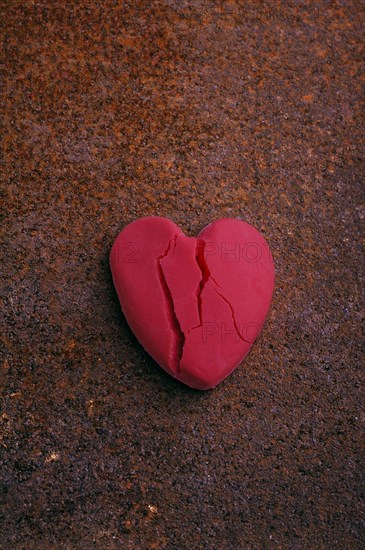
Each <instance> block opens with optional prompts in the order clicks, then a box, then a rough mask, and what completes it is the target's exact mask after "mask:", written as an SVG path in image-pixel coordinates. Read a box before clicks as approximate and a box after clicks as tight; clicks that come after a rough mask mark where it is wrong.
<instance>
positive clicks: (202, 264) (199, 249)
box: [157, 233, 251, 373]
mask: <svg viewBox="0 0 365 550" xmlns="http://www.w3.org/2000/svg"><path fill="white" fill-rule="evenodd" d="M178 236H179V234H178V233H177V234H175V235H174V236H173V238H172V239H171V240H170V241H169V243H168V245H167V247H166V250H165V252H164V253H163V254H161V256H159V257H158V258H157V266H158V275H159V280H160V284H161V288H162V291H163V294H164V297H165V303H166V306H167V308H166V309H167V311H168V316H169V321H170V326H171V329H172V332H173V334H174V343H173V355H172V365H170V366H171V368H172V369H173V370H174V372H176V373H179V372H181V368H180V364H181V359H182V356H183V353H184V346H185V342H186V338H187V336H188V334H189V333H190V332H191V331H192V330H194V329H197V328H200V327H202V326H203V313H202V311H203V299H202V293H203V290H204V288H205V285H206V284H207V282H208V281H209V280H212V281H213V283H214V285H215V286H216V287H218V288H219V289H220V290H221V291H222V292H223V288H222V287H221V285H219V284H218V282H217V281H216V280H215V279H214V277H213V276H212V274H211V272H210V269H209V266H208V264H207V261H206V258H205V250H206V242H205V241H204V240H203V239H197V244H196V248H195V261H196V263H197V265H198V267H199V269H200V271H201V274H202V276H201V280H200V281H199V284H198V288H197V291H196V300H197V308H198V314H199V321H200V324H199V325H197V326H194V327H192V328H191V329H189V330H188V331H187V332H186V334H185V333H184V331H183V330H182V328H181V324H180V322H179V319H178V316H177V314H176V310H175V304H174V298H173V295H172V292H171V289H170V287H169V285H168V283H167V280H166V276H165V273H164V270H163V266H162V264H161V260H162V259H163V258H165V257H166V256H167V255H168V254H169V252H170V250H171V247H172V244H173V245H174V246H173V249H172V255H174V252H175V248H176V244H177V238H178ZM214 290H215V292H216V293H217V294H218V296H219V297H220V298H221V299H222V300H223V301H224V302H225V303H226V304H227V305H228V307H229V309H230V312H231V316H232V322H233V325H234V328H235V330H236V332H237V335H238V336H239V338H240V339H241V340H242V341H243V342H246V343H248V344H250V343H251V342H249V341H248V340H246V339H245V338H243V336H242V335H241V333H240V331H239V327H238V323H237V320H236V318H235V315H234V310H233V307H232V304H231V303H230V302H229V301H228V300H227V298H226V297H225V296H224V295H223V294H221V293H220V292H219V291H218V290H217V288H214Z"/></svg>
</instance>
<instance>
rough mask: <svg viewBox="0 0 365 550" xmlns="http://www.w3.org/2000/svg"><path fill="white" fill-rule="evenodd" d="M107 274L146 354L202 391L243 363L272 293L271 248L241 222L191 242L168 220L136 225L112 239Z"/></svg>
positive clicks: (227, 221) (217, 225)
mask: <svg viewBox="0 0 365 550" xmlns="http://www.w3.org/2000/svg"><path fill="white" fill-rule="evenodd" d="M110 266H111V271H112V275H113V280H114V285H115V288H116V290H117V294H118V297H119V301H120V304H121V307H122V310H123V313H124V315H125V317H126V319H127V321H128V324H129V326H130V327H131V329H132V331H133V332H134V334H135V335H136V337H137V338H138V340H139V341H140V342H141V344H142V345H143V347H144V348H145V349H146V351H147V352H148V353H149V354H150V355H151V356H152V357H153V359H155V361H157V363H158V364H159V365H160V366H161V367H162V368H163V369H164V370H165V371H167V372H168V373H170V374H171V375H172V376H173V377H174V378H177V379H178V380H180V381H181V382H184V383H185V384H187V385H188V386H190V387H191V388H195V389H200V390H206V389H209V388H213V387H214V386H216V385H217V384H218V383H219V382H221V381H222V380H223V379H224V378H226V376H228V375H229V374H230V373H231V372H232V371H233V370H234V369H235V368H236V367H237V366H238V365H239V364H240V363H241V361H242V360H243V359H244V357H245V356H246V355H247V353H248V351H249V350H250V348H251V346H252V344H253V342H254V340H255V339H256V337H257V335H258V333H259V332H260V330H261V328H262V325H263V323H264V321H265V317H266V314H267V311H268V309H269V306H270V302H271V298H272V293H273V288H274V263H273V260H272V256H271V253H270V249H269V246H268V244H267V243H266V241H265V239H264V237H263V236H262V235H261V234H260V233H259V232H258V231H257V230H256V229H255V228H254V227H252V226H251V225H249V224H248V223H246V222H244V221H242V220H239V219H231V218H223V219H219V220H217V221H215V222H213V223H211V224H210V225H208V226H207V227H205V229H203V230H202V231H201V232H200V233H199V235H198V237H197V238H194V237H187V236H186V235H184V233H183V232H182V231H181V229H180V228H179V227H178V226H177V225H175V224H174V223H173V222H172V221H171V220H169V219H167V218H162V217H158V216H151V217H145V218H140V219H138V220H136V221H134V222H132V223H130V224H129V225H127V226H126V227H125V228H124V229H123V231H122V232H121V233H120V234H119V235H118V237H117V238H116V240H115V242H114V244H113V247H112V250H111V253H110Z"/></svg>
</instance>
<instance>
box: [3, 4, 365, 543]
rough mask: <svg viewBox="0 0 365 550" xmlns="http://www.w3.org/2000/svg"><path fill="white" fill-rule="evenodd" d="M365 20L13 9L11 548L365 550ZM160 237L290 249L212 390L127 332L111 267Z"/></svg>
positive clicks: (181, 8)
mask: <svg viewBox="0 0 365 550" xmlns="http://www.w3.org/2000/svg"><path fill="white" fill-rule="evenodd" d="M361 7H362V3H361V2H360V1H356V0H349V1H347V2H345V1H340V0H333V1H332V0H331V1H328V0H324V1H323V2H322V1H321V2H309V1H308V2H305V1H300V2H299V1H298V2H294V1H288V2H280V1H278V2H274V1H271V2H269V1H264V2H259V1H257V2H254V1H247V2H243V1H238V0H227V1H224V2H223V1H222V2H218V1H209V0H192V1H187V0H164V1H162V0H159V1H142V0H133V1H131V0H130V1H128V0H127V1H118V0H105V1H103V2H101V1H99V0H94V1H87V0H70V1H68V2H61V1H59V0H57V1H53V0H23V1H20V0H8V1H6V2H3V3H2V8H1V11H2V17H1V19H2V23H3V49H2V52H3V53H2V55H3V61H4V63H3V69H4V70H3V77H2V108H3V113H4V115H5V116H4V117H3V121H4V132H3V164H2V174H3V177H2V191H3V199H4V216H3V221H2V243H3V246H2V249H1V250H2V261H1V272H2V279H1V281H2V286H1V290H2V300H3V317H2V321H1V323H2V325H1V340H2V350H1V354H2V361H1V378H0V380H1V388H2V406H1V413H0V414H1V418H0V420H1V429H0V435H1V441H0V475H1V506H0V547H1V548H2V549H6V550H8V549H12V550H14V549H15V550H18V549H19V550H20V549H27V550H31V549H38V548H39V549H42V550H43V549H46V550H48V549H55V550H56V549H57V550H58V549H60V548H65V549H72V550H73V549H75V550H76V549H77V550H78V549H91V548H98V549H99V548H100V549H103V550H104V549H108V550H110V549H114V548H115V549H118V548H126V549H127V548H132V549H179V550H184V549H186V550H190V549H208V550H215V549H217V550H222V549H229V550H230V549H232V550H236V549H241V548H242V549H246V548H253V549H256V548H283V549H286V548H295V549H311V550H312V549H313V548H325V549H331V550H332V549H345V548H346V549H348V548H351V549H356V548H363V546H364V536H363V525H364V523H363V522H364V508H363V486H362V479H363V470H362V467H361V465H362V460H363V458H364V453H363V451H364V449H363V440H364V439H363V432H362V429H361V422H362V421H363V409H362V405H363V397H364V396H363V391H362V389H361V388H362V387H363V386H362V385H361V384H362V383H363V381H362V377H363V372H362V370H361V357H362V356H361V339H360V334H359V326H360V321H361V288H362V287H361V284H362V278H361V277H362V270H363V260H362V249H361V230H360V227H361V226H360V224H361V223H362V220H363V218H364V207H363V206H361V205H362V200H363V192H362V190H361V186H360V178H361V175H362V172H361V164H360V160H361V149H360V144H361V138H362V133H361V128H362V124H363V120H362V116H361V113H362V105H361V85H360V83H361V71H362V65H361V61H362V56H363V51H362V47H361V44H362V36H361V28H362V27H361V22H362V15H361ZM151 214H157V215H163V216H167V217H170V218H171V219H173V220H174V221H175V222H176V223H177V224H179V225H180V226H181V228H182V229H183V230H184V231H185V232H186V234H188V235H196V234H197V233H198V232H199V231H200V229H202V228H203V227H204V226H205V225H206V224H208V223H209V222H210V221H212V220H213V219H216V218H219V217H235V216H239V217H242V218H243V219H245V220H247V221H248V222H250V223H252V224H253V225H254V226H255V227H257V229H259V230H260V231H262V232H263V234H264V235H265V237H266V239H267V240H268V242H269V243H270V245H271V247H272V249H273V254H274V257H275V262H276V268H277V279H276V289H275V295H274V301H273V305H272V307H271V310H270V312H269V316H268V319H267V322H266V324H265V327H264V330H263V332H262V334H261V335H260V337H259V339H258V341H257V342H256V343H255V345H254V346H253V349H252V351H251V353H250V355H249V356H248V357H247V359H246V360H245V362H244V364H243V365H242V366H241V367H240V368H238V369H237V370H236V371H235V372H234V373H233V374H232V375H231V376H230V377H229V378H228V379H227V380H225V381H224V382H223V383H222V384H221V385H220V386H219V387H218V388H217V389H215V390H213V391H210V392H206V393H202V392H197V391H192V390H189V389H188V388H187V387H184V386H183V385H181V384H179V383H177V382H175V381H174V380H173V379H172V378H170V377H169V376H168V375H167V374H164V373H163V372H162V371H161V369H160V368H158V367H157V366H156V365H155V364H154V363H153V361H152V360H151V359H150V358H149V356H148V355H147V354H146V353H145V352H144V351H143V349H142V348H141V347H140V345H139V344H138V342H137V341H136V340H135V338H134V337H133V335H132V333H131V331H130V330H129V328H128V326H127V325H126V322H125V320H124V318H123V315H122V314H121V312H120V308H119V304H118V300H117V297H116V294H115V291H114V288H113V284H112V280H111V275H110V270H109V265H108V255H109V251H110V248H111V245H112V243H113V241H114V239H115V237H116V236H117V234H118V232H119V231H120V230H121V229H122V228H123V227H124V226H125V225H126V224H127V223H129V222H131V221H132V220H134V219H135V218H136V217H138V216H144V215H151Z"/></svg>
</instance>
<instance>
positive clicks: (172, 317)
mask: <svg viewBox="0 0 365 550" xmlns="http://www.w3.org/2000/svg"><path fill="white" fill-rule="evenodd" d="M178 235H179V234H178V233H176V235H174V236H173V238H172V239H171V240H170V241H169V243H168V245H167V247H166V250H165V252H164V253H163V254H161V256H159V257H158V258H157V269H158V277H159V281H160V284H161V288H162V292H163V294H164V297H165V303H166V306H167V307H166V311H167V312H168V316H169V321H170V326H171V329H172V333H173V334H174V338H175V342H174V344H173V356H172V363H173V365H171V367H172V369H173V370H174V371H175V372H180V361H181V358H182V354H183V351H184V344H185V334H184V333H183V331H182V329H181V325H180V323H179V319H178V318H177V315H176V311H175V305H174V300H173V297H172V294H171V290H170V287H169V285H168V284H167V281H166V277H165V274H164V271H163V267H162V265H161V260H162V259H163V258H165V257H166V256H167V255H168V253H169V252H170V248H171V245H172V243H174V249H173V253H174V250H175V248H176V241H177V237H178Z"/></svg>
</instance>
